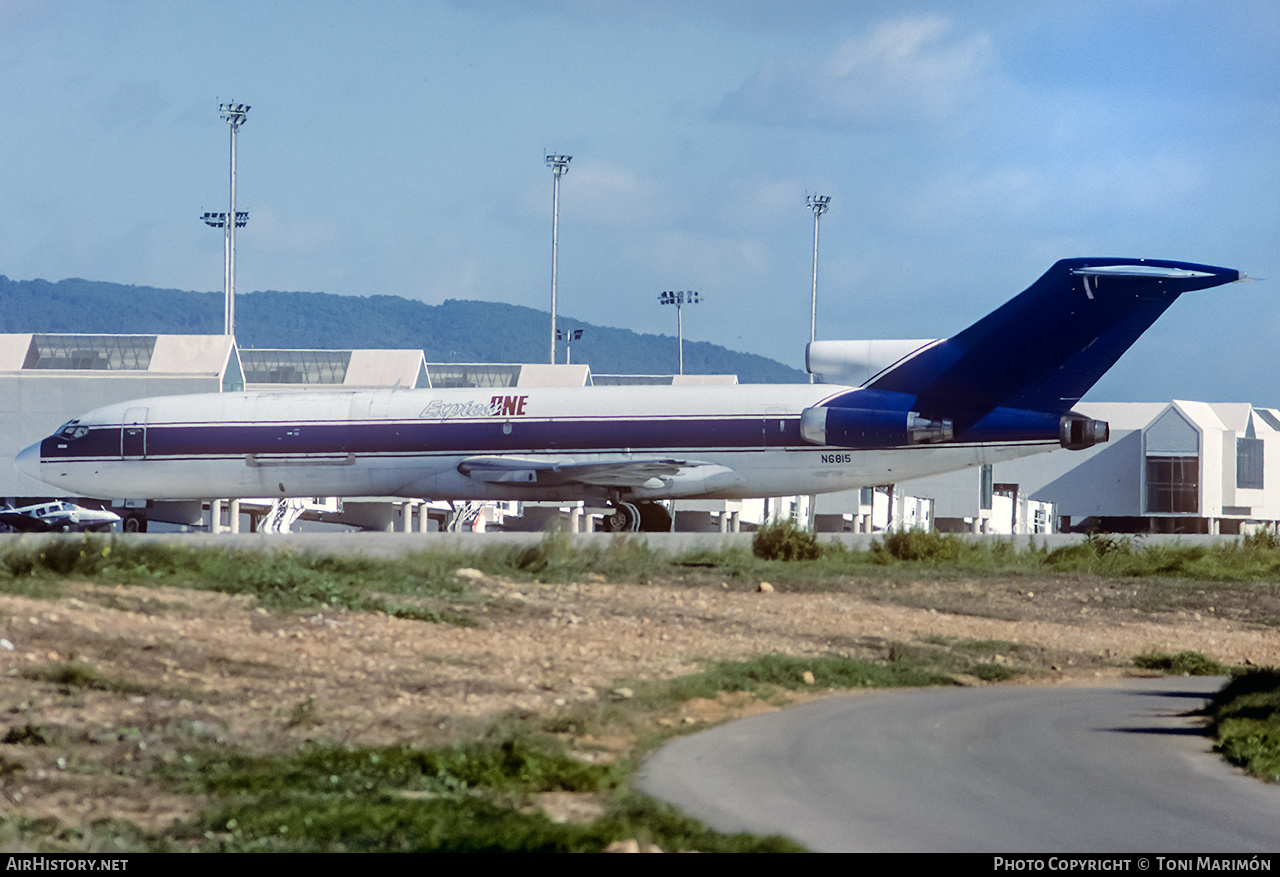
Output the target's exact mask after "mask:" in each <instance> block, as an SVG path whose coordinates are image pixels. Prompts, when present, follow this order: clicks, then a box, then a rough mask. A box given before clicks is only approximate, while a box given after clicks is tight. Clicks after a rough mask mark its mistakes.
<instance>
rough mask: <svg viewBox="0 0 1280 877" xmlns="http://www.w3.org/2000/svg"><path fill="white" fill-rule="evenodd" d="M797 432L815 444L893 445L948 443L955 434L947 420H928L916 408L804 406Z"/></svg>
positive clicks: (864, 446) (849, 446) (884, 446)
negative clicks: (887, 409) (912, 409)
mask: <svg viewBox="0 0 1280 877" xmlns="http://www.w3.org/2000/svg"><path fill="white" fill-rule="evenodd" d="M800 435H801V437H802V438H803V439H804V440H805V441H807V442H812V443H813V444H815V445H835V446H837V447H842V448H892V447H901V446H902V445H922V444H933V443H934V442H947V441H951V439H952V438H954V437H955V431H954V429H953V428H952V426H951V421H950V420H928V419H926V418H924V417H921V416H920V415H919V414H918V413H917V412H915V411H885V410H879V409H875V408H839V407H820V408H806V409H804V411H802V412H801V413H800Z"/></svg>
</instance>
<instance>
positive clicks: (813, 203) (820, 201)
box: [809, 195, 831, 384]
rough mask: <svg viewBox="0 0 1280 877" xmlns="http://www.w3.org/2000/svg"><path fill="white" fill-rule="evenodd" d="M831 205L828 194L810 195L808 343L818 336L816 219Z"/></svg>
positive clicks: (811, 378)
mask: <svg viewBox="0 0 1280 877" xmlns="http://www.w3.org/2000/svg"><path fill="white" fill-rule="evenodd" d="M830 206H831V196H830V195H810V196H809V209H810V210H812V211H813V299H812V301H811V303H810V306H809V343H810V344H812V343H813V342H814V341H815V340H816V339H817V336H818V220H819V219H821V218H822V214H824V213H826V212H827V209H828V208H829V207H830ZM813 382H814V376H813V373H812V372H810V373H809V383H811V384H812V383H813Z"/></svg>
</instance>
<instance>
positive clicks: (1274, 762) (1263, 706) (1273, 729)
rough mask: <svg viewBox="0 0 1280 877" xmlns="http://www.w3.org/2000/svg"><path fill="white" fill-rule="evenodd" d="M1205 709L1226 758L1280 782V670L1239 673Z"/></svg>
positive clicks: (1250, 772) (1269, 779) (1251, 772)
mask: <svg viewBox="0 0 1280 877" xmlns="http://www.w3.org/2000/svg"><path fill="white" fill-rule="evenodd" d="M1205 711H1206V713H1208V715H1209V716H1210V718H1211V724H1210V727H1209V731H1210V733H1211V734H1212V735H1213V736H1214V738H1215V739H1216V740H1217V747H1216V748H1217V749H1218V751H1219V752H1221V753H1222V755H1223V757H1225V758H1226V759H1227V760H1228V761H1230V762H1231V763H1232V764H1234V765H1237V766H1239V767H1241V768H1243V769H1244V770H1245V771H1246V772H1247V773H1249V774H1251V775H1253V776H1256V777H1259V778H1260V779H1264V780H1266V781H1267V782H1272V783H1276V782H1280V670H1277V669H1275V668H1267V669H1253V670H1249V671H1248V672H1245V673H1242V674H1240V675H1239V676H1236V677H1235V678H1234V679H1232V680H1231V681H1230V682H1228V683H1227V685H1226V687H1224V688H1223V689H1222V691H1220V692H1218V694H1217V695H1215V696H1214V698H1213V700H1212V701H1211V702H1210V703H1209V706H1208V707H1207V708H1206V710H1205Z"/></svg>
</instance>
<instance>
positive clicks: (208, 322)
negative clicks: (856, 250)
mask: <svg viewBox="0 0 1280 877" xmlns="http://www.w3.org/2000/svg"><path fill="white" fill-rule="evenodd" d="M222 301H223V299H222V293H220V292H217V293H215V292H185V291H182V290H177V289H156V288H153V287H148V286H126V285H122V284H118V283H104V282H101V281H93V280H80V279H72V280H61V281H58V282H56V283H50V282H49V281H47V280H10V279H9V278H8V277H5V276H4V275H0V302H3V307H2V308H0V331H3V332H92V333H104V334H161V333H175V334H193V335H200V334H213V333H217V332H221V331H222ZM547 324H548V316H547V314H546V312H545V311H539V310H536V309H534V308H526V307H521V306H519V305H510V304H501V303H498V302H485V301H459V300H453V299H450V300H448V301H446V302H444V303H443V304H440V305H428V304H424V303H423V302H419V301H411V300H410V299H405V298H399V297H398V296H392V295H372V296H367V297H360V296H347V295H329V294H327V293H322V292H274V291H267V292H250V293H244V294H240V295H237V296H236V338H237V340H238V341H239V343H240V346H241V347H245V348H252V347H259V348H263V347H282V348H312V347H314V348H333V349H348V348H408V349H415V348H421V349H422V350H424V351H425V352H426V355H427V361H428V362H545V361H546V358H547V337H546V333H547ZM557 325H558V326H560V327H562V328H565V329H584V330H585V332H584V334H583V338H582V340H581V341H579V342H577V343H576V344H574V345H573V359H574V361H575V362H582V363H588V364H590V366H591V370H592V371H593V372H595V373H597V374H670V373H671V372H673V371H674V370H675V367H676V355H677V354H676V339H675V338H674V337H673V336H670V335H641V334H638V333H636V332H632V331H630V330H628V329H614V328H610V327H607V326H592V325H591V324H589V323H583V322H581V321H580V320H574V319H571V318H567V317H565V316H563V315H561V316H560V318H559V319H558V321H557ZM684 368H685V372H687V373H689V374H736V375H737V376H738V379H739V380H740V381H742V382H743V383H798V382H802V381H804V380H806V379H807V378H806V375H805V373H804V372H802V371H800V370H798V369H794V368H790V367H788V366H785V365H783V364H782V363H780V362H776V361H775V360H772V359H768V358H766V357H763V356H756V355H754V354H750V353H738V352H736V351H733V350H728V349H727V348H724V347H721V346H719V345H717V344H708V343H706V342H702V341H686V342H685V345H684Z"/></svg>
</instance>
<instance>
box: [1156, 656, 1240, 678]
mask: <svg viewBox="0 0 1280 877" xmlns="http://www.w3.org/2000/svg"><path fill="white" fill-rule="evenodd" d="M1133 665H1134V666H1135V667H1138V668H1140V669H1142V670H1163V671H1164V672H1165V673H1170V674H1172V675H1174V676H1230V675H1231V674H1232V673H1234V672H1235V669H1234V668H1232V667H1229V666H1227V665H1226V664H1223V663H1220V662H1218V661H1215V660H1214V659H1213V658H1210V657H1209V656H1208V655H1203V654H1201V653H1200V652H1193V651H1186V652H1178V653H1177V654H1176V655H1169V654H1165V653H1163V652H1148V653H1147V654H1145V655H1138V656H1137V657H1135V658H1134V659H1133Z"/></svg>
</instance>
